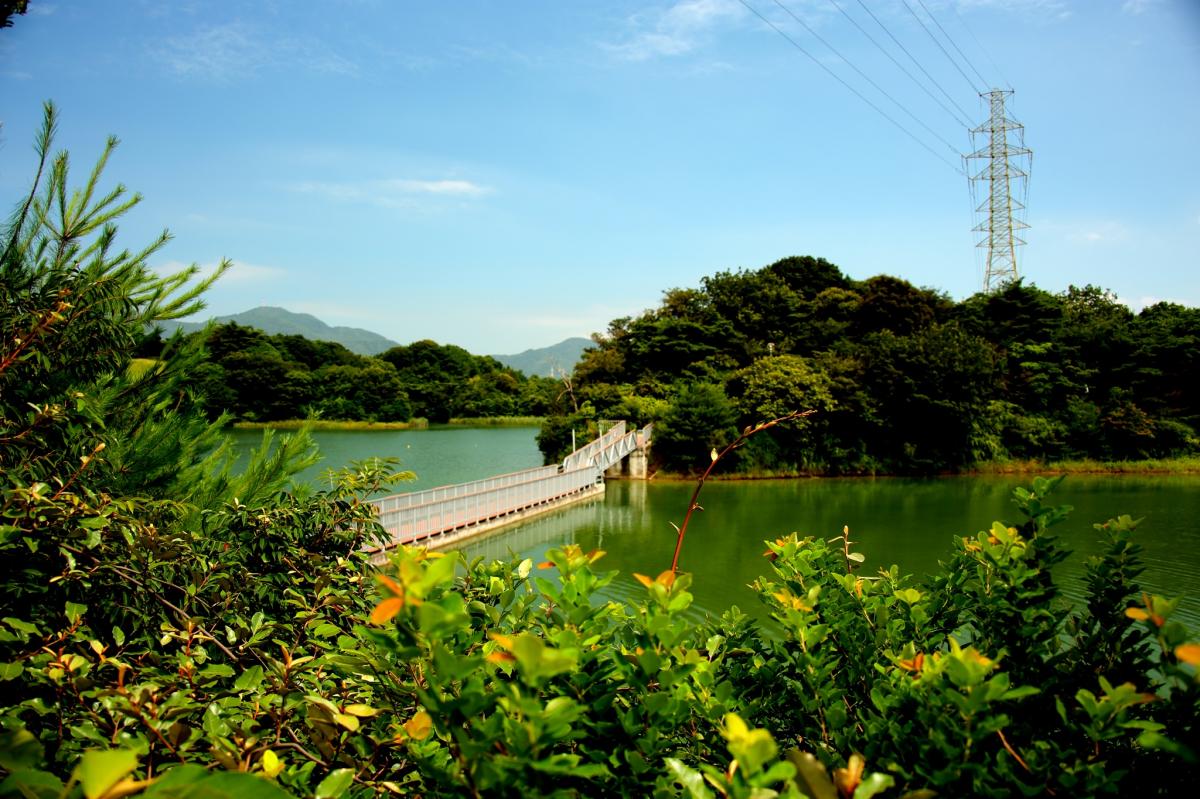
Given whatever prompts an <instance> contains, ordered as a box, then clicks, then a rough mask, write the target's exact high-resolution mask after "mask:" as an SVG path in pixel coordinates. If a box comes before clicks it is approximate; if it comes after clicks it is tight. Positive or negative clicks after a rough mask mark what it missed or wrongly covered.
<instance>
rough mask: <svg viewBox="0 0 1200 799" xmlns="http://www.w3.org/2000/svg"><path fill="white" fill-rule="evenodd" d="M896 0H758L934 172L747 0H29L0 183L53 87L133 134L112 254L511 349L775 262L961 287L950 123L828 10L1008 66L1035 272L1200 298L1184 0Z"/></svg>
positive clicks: (1193, 68)
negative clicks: (196, 269)
mask: <svg viewBox="0 0 1200 799" xmlns="http://www.w3.org/2000/svg"><path fill="white" fill-rule="evenodd" d="M906 1H907V7H906V2H905V0H863V2H862V3H860V2H859V0H836V5H835V3H834V2H831V0H787V2H784V1H783V0H781V3H782V5H781V4H777V3H775V2H774V0H747V2H748V3H749V4H750V6H752V7H753V8H755V9H757V10H758V11H759V12H760V13H761V14H762V15H763V16H764V17H766V18H767V19H769V20H771V21H772V22H773V23H774V24H776V25H777V26H778V27H779V28H780V29H781V30H783V31H784V32H785V33H787V34H788V35H789V36H790V37H792V38H793V39H794V41H795V42H796V43H797V44H799V45H800V46H802V47H804V48H805V49H807V50H808V51H809V52H810V53H812V54H813V55H814V56H815V57H816V58H817V59H818V60H819V61H820V62H821V64H823V65H824V66H825V67H828V68H829V69H830V70H833V71H834V72H836V73H838V74H839V75H841V76H842V77H843V79H844V80H846V81H847V82H848V83H851V84H852V85H853V86H855V88H857V89H858V90H859V91H860V92H861V93H862V94H863V95H865V96H866V97H868V98H869V99H871V101H872V102H874V103H875V104H876V105H878V106H879V107H880V108H881V109H882V110H884V111H885V112H887V113H888V114H889V115H890V116H892V117H893V118H894V119H895V120H896V121H897V122H900V123H901V124H903V125H904V126H905V127H906V128H908V129H910V130H911V131H912V132H913V133H914V134H915V135H917V136H918V138H920V139H922V140H923V141H924V142H925V143H926V144H927V145H928V146H929V147H930V148H932V149H933V150H934V151H935V152H937V153H938V154H939V155H944V156H946V158H947V160H948V161H949V162H950V163H949V164H948V163H946V162H944V161H943V160H941V158H940V157H938V156H935V155H934V154H932V153H930V152H929V150H927V149H924V148H923V147H922V146H921V145H918V144H917V143H915V142H914V141H913V140H912V139H911V138H910V137H909V136H907V135H906V134H905V133H903V132H901V131H900V130H898V129H897V128H896V127H895V126H894V125H893V124H892V123H891V122H889V121H888V120H887V119H885V118H884V117H882V116H881V115H880V114H879V113H877V112H876V111H875V110H873V109H872V108H871V107H869V106H868V105H867V104H865V103H864V102H863V101H862V100H860V99H859V98H857V97H856V96H854V95H853V94H852V93H850V92H849V91H848V90H847V89H846V88H845V87H843V86H842V85H840V84H839V83H837V82H836V81H835V80H834V79H833V78H831V77H830V76H829V74H828V73H827V72H825V71H824V70H823V69H822V68H820V67H818V66H817V65H816V64H814V63H813V61H811V60H809V59H808V58H807V57H805V55H804V54H803V53H801V52H800V51H799V50H798V49H796V47H794V46H793V45H792V44H790V43H789V42H788V41H786V40H785V39H784V38H783V37H782V36H780V35H779V34H778V33H777V32H776V31H774V30H772V29H771V28H770V27H768V26H767V24H765V23H764V22H763V21H762V20H761V19H759V18H758V17H756V16H755V15H754V14H752V13H751V12H750V11H749V10H747V8H746V6H745V5H743V4H742V3H741V2H740V0H679V1H678V2H624V1H623V0H606V1H605V2H592V0H528V1H527V2H517V1H516V0H509V1H508V2H501V1H500V0H495V1H494V2H483V1H482V0H478V1H476V0H462V1H461V2H457V1H455V0H445V1H444V2H409V1H408V0H396V1H395V2H388V1H387V0H326V1H325V2H319V3H318V2H262V1H259V2H238V1H237V0H226V1H225V2H184V1H183V0H180V2H169V1H168V0H155V2H148V1H147V2H139V1H138V0H124V1H123V2H102V1H101V0H89V1H86V2H85V0H74V1H71V0H54V2H44V1H43V0H32V2H31V3H30V10H29V13H28V14H27V15H26V16H24V17H18V18H16V20H15V25H14V27H12V28H10V29H6V30H3V31H0V121H2V123H3V128H2V129H0V201H3V202H4V203H6V204H7V205H9V206H11V205H12V204H14V203H15V201H16V198H17V197H18V196H19V195H20V193H21V192H22V190H23V189H24V188H25V187H26V185H27V182H28V180H29V179H30V177H31V175H32V168H33V157H32V151H31V148H30V146H29V145H30V142H32V138H33V132H34V130H35V128H36V126H37V123H38V121H39V118H40V113H41V112H40V106H41V103H42V101H43V100H46V99H52V100H54V101H55V102H56V103H57V104H58V105H59V107H60V109H61V114H62V122H61V128H60V136H59V138H58V144H59V146H61V147H66V148H68V149H70V150H71V153H72V156H73V159H74V164H75V168H76V170H77V171H78V172H79V173H81V174H80V177H82V173H83V171H84V170H85V169H87V168H89V167H90V166H91V162H92V159H93V158H94V157H95V155H96V153H97V152H98V151H99V148H100V146H101V144H102V143H103V140H104V137H105V136H107V135H108V134H115V135H117V136H119V137H120V138H121V140H122V145H121V148H120V150H119V151H118V153H117V155H116V157H115V158H114V159H113V161H112V163H111V166H110V169H109V173H108V174H109V176H110V177H111V178H112V180H114V181H115V180H120V181H121V182H123V183H125V184H126V185H127V186H129V187H130V188H132V189H135V190H137V191H139V192H141V193H142V194H143V195H144V196H145V201H144V202H143V204H142V205H140V206H139V207H138V208H137V209H136V210H135V211H134V212H132V213H131V215H130V216H129V217H127V219H126V221H125V222H124V223H123V224H122V235H123V241H124V243H125V244H126V245H127V246H130V247H133V246H135V245H138V244H141V243H143V242H144V241H146V240H148V239H149V238H150V237H152V236H153V235H154V234H155V233H156V232H157V231H159V230H161V229H162V228H164V227H168V228H170V229H171V231H172V232H173V233H174V236H175V238H174V240H173V241H172V242H171V244H170V245H169V246H168V248H167V249H166V250H164V251H163V253H162V256H161V257H160V258H158V259H157V260H156V261H155V262H154V264H155V266H156V267H160V268H164V269H166V268H170V266H171V265H172V264H182V263H193V262H194V263H199V264H201V265H211V264H213V263H215V262H216V261H217V260H218V259H219V258H221V257H229V258H232V259H233V260H234V261H235V262H236V263H237V266H236V267H235V268H234V270H233V271H232V273H231V274H230V275H229V276H227V277H226V278H225V279H224V280H223V281H221V283H220V284H219V285H218V286H217V287H216V288H214V289H213V291H212V292H211V294H210V295H209V312H211V313H216V314H221V313H233V312H237V311H241V310H245V309H247V308H250V307H253V306H255V305H264V304H266V305H282V306H284V307H286V308H289V309H291V310H294V311H304V312H309V313H313V314H315V315H317V316H318V317H320V318H321V319H323V320H324V321H326V322H329V323H330V324H344V325H352V326H358V327H365V328H368V329H371V330H375V331H377V332H379V333H382V334H384V335H386V336H388V337H390V338H393V339H395V340H397V341H400V342H404V343H407V342H409V341H413V340H416V339H420V338H432V339H435V340H437V341H442V342H450V343H455V344H460V345H462V346H465V347H467V348H468V349H470V350H472V351H474V352H487V353H498V352H499V353H503V352H516V351H519V350H522V349H525V348H529V347H537V346H544V345H548V344H551V343H554V342H556V341H558V340H560V339H562V338H565V337H567V336H571V335H588V334H590V333H591V332H593V331H603V330H604V329H605V328H606V326H607V323H608V322H609V321H610V320H611V319H613V318H616V317H619V316H625V315H633V314H637V313H639V312H640V311H642V310H644V309H646V308H650V307H653V306H655V305H656V304H657V303H658V301H659V299H660V297H661V293H662V291H663V290H664V289H667V288H670V287H674V286H695V285H698V284H699V281H700V278H701V277H703V276H705V275H709V274H712V273H714V272H716V271H719V270H723V269H736V268H742V267H746V268H757V267H760V266H763V265H765V264H767V263H770V262H771V261H774V260H776V259H778V258H781V257H784V256H787V255H793V254H797V255H800V254H812V255H818V256H822V257H825V258H828V259H829V260H831V261H833V262H834V263H836V264H838V265H839V266H841V267H842V269H843V270H844V271H845V272H847V273H848V274H850V275H851V276H853V277H856V278H865V277H869V276H871V275H874V274H879V273H881V272H886V273H890V274H894V275H898V276H900V277H903V278H906V279H908V280H910V281H912V282H913V283H916V284H918V285H924V286H930V287H934V288H938V289H941V290H944V291H946V292H948V293H949V294H950V295H951V296H953V297H955V298H962V297H964V296H967V295H969V294H971V293H973V292H974V291H976V290H978V288H979V287H980V285H981V280H982V262H981V259H980V256H979V254H978V252H977V251H976V248H975V247H974V235H975V234H972V233H971V232H970V228H971V227H972V225H973V224H974V223H975V221H974V220H973V219H972V216H971V208H972V203H971V199H970V194H969V192H968V188H967V181H966V180H965V178H964V177H963V176H962V175H960V174H959V173H958V172H956V171H955V169H954V168H952V167H953V166H957V165H958V158H957V156H956V155H955V154H954V150H957V151H960V152H965V151H967V150H968V149H969V147H970V142H969V138H968V136H967V132H966V127H965V126H964V125H963V124H961V123H960V122H959V121H956V120H955V119H954V117H953V116H952V115H951V114H950V113H947V112H946V111H945V110H943V108H942V107H940V106H939V105H938V104H937V103H935V102H934V101H933V100H932V99H930V96H929V95H928V94H926V93H925V90H923V89H921V88H920V87H918V86H917V85H916V84H915V83H914V82H912V81H911V80H910V79H909V78H908V77H906V76H905V75H904V73H902V72H901V71H900V70H899V69H897V68H896V66H895V65H894V63H893V62H892V61H890V60H889V59H888V58H887V57H885V55H884V54H882V53H881V52H880V50H879V49H877V47H876V46H875V45H874V44H873V43H872V42H871V41H870V40H869V39H868V38H866V37H865V36H864V35H863V34H862V33H861V32H860V31H859V30H858V29H856V28H855V27H854V25H853V24H852V23H851V22H850V21H849V20H848V19H847V18H846V16H844V15H843V14H842V13H841V12H840V11H839V8H838V6H840V7H841V9H842V10H844V12H845V14H848V15H849V16H850V17H851V18H853V19H854V20H855V21H857V22H858V23H859V24H860V25H861V26H862V27H863V28H864V29H865V30H867V31H868V32H869V33H871V34H872V35H873V36H874V38H875V39H876V40H877V41H879V42H880V44H882V45H885V46H886V47H888V48H889V52H890V53H891V54H892V57H893V58H896V59H897V60H898V61H899V62H900V63H902V64H905V65H906V67H907V69H908V70H909V71H910V72H911V73H913V74H914V75H917V76H918V77H921V75H920V73H919V72H918V71H917V69H916V68H915V67H914V66H913V62H911V61H909V60H908V59H907V57H906V56H905V55H904V54H903V53H902V52H901V51H900V50H899V49H897V48H896V47H895V45H894V44H893V43H892V41H891V39H890V38H889V33H890V35H892V36H895V37H896V39H897V40H899V41H900V42H901V43H902V44H904V45H905V47H906V48H907V49H908V50H909V52H911V54H912V55H913V56H914V57H915V58H916V61H917V62H919V63H920V64H921V66H922V67H923V68H924V69H925V70H926V71H928V73H929V74H930V75H931V76H932V77H933V78H934V79H935V80H936V82H937V85H938V86H940V87H942V88H941V89H936V88H934V87H932V86H930V85H927V86H926V88H927V89H928V90H929V93H930V94H933V95H934V96H935V97H939V98H941V102H942V103H943V104H945V105H949V103H948V102H946V100H945V98H944V97H943V96H942V95H941V94H940V91H941V90H945V92H946V94H947V95H949V98H951V100H952V101H953V103H955V104H956V105H958V106H961V108H962V109H963V110H965V111H967V112H968V113H969V115H970V117H971V121H972V122H974V123H978V122H982V121H983V120H984V119H985V116H986V115H985V113H984V111H983V109H982V106H981V103H980V100H979V98H978V96H977V94H976V93H975V91H973V89H972V88H971V83H974V84H976V85H977V86H978V84H979V83H980V81H979V80H978V79H977V78H976V77H975V75H974V71H973V70H972V69H971V66H973V67H974V69H975V70H978V71H979V73H981V75H982V77H983V78H985V79H986V80H987V82H988V83H990V84H992V85H997V86H1009V85H1011V86H1012V87H1013V88H1014V89H1015V92H1016V93H1015V95H1014V98H1013V103H1012V112H1013V115H1014V116H1016V118H1017V119H1019V120H1020V121H1021V122H1022V123H1024V124H1025V126H1026V142H1027V143H1028V144H1029V145H1030V147H1032V149H1033V151H1034V161H1033V170H1032V181H1031V183H1030V193H1029V212H1028V217H1027V219H1028V222H1029V223H1030V224H1031V225H1032V228H1031V230H1029V231H1028V233H1027V237H1026V238H1027V240H1028V242H1029V244H1028V246H1027V247H1025V248H1023V251H1022V252H1021V253H1020V258H1021V271H1022V273H1023V274H1024V275H1025V276H1027V279H1029V280H1030V281H1032V282H1034V283H1036V284H1037V285H1039V286H1042V287H1043V288H1046V289H1049V290H1052V291H1059V290H1062V289H1064V288H1065V287H1066V286H1067V285H1069V284H1077V285H1082V284H1086V283H1092V284H1096V285H1099V286H1102V287H1105V288H1109V289H1112V290H1114V291H1115V292H1116V293H1117V294H1118V295H1119V296H1120V297H1121V298H1122V299H1123V300H1125V301H1126V302H1129V303H1130V304H1131V305H1133V306H1134V307H1141V306H1142V305H1143V304H1145V303H1148V302H1154V301H1156V300H1159V299H1169V300H1174V301H1177V302H1182V303H1185V304H1188V305H1200V276H1198V275H1200V270H1198V269H1197V267H1198V266H1200V255H1198V253H1200V180H1198V178H1200V148H1197V147H1196V144H1195V142H1196V137H1197V135H1198V134H1197V131H1200V3H1197V2H1195V0H1157V1H1156V0H924V2H923V3H922V1H921V0H906ZM864 6H865V7H866V8H869V9H870V10H871V11H872V12H874V14H875V15H876V16H877V17H878V19H879V20H880V21H881V22H882V23H883V27H880V26H879V25H878V24H877V23H876V22H875V21H873V20H872V19H871V18H870V17H869V16H868V15H867V13H866V11H864ZM909 8H911V9H912V12H910V10H909ZM927 11H928V12H932V18H931V17H929V16H927V14H926V12H927ZM793 14H794V15H795V17H798V18H799V19H800V20H802V21H803V22H804V23H805V24H806V25H807V26H808V28H809V29H811V31H815V32H816V34H818V35H819V36H820V37H821V38H822V39H824V40H825V41H826V42H828V43H829V44H831V45H833V47H834V48H836V50H837V51H838V52H839V53H841V54H842V55H844V56H845V57H846V58H847V59H848V60H849V61H850V62H852V63H853V64H854V65H855V66H856V67H858V68H859V69H860V70H861V71H862V72H863V73H865V74H866V75H868V76H870V77H871V79H872V80H873V81H875V83H877V84H878V85H879V86H881V87H882V88H883V89H884V90H885V91H886V92H887V94H888V95H890V97H891V98H893V99H894V100H895V101H897V103H898V105H895V104H893V103H892V100H889V99H888V98H887V97H885V96H883V95H881V94H879V93H877V92H876V91H875V89H873V88H872V87H871V86H870V85H869V84H868V83H866V82H865V81H863V79H862V78H861V77H860V76H859V75H858V74H857V73H856V72H854V71H853V70H852V69H851V68H850V67H848V66H847V65H846V63H845V61H843V60H841V59H840V58H839V57H838V56H837V55H835V54H834V53H833V52H832V51H831V50H829V49H827V48H826V47H825V45H824V44H822V43H821V42H820V41H818V40H817V39H816V38H814V36H813V35H812V33H811V32H810V31H809V30H806V29H805V28H804V27H802V26H801V24H799V23H798V22H797V21H796V19H795V18H793V16H792V15H793ZM915 17H920V18H921V19H923V20H924V22H925V23H926V25H927V26H928V27H929V28H930V29H931V30H933V31H934V32H935V33H936V32H937V28H936V27H934V25H935V24H941V26H942V27H943V28H944V29H945V31H947V32H948V33H949V36H950V40H951V41H952V42H953V44H954V45H957V47H958V48H959V49H961V50H962V52H963V53H965V55H966V56H967V58H968V59H969V61H970V65H965V64H963V63H962V62H961V59H960V63H959V66H958V67H955V66H954V65H952V63H951V61H950V60H949V59H948V58H947V57H946V56H945V55H943V54H942V52H940V51H939V49H938V48H937V47H936V46H935V43H934V41H932V40H931V38H930V36H929V34H927V33H926V32H925V30H923V29H922V27H921V26H920V25H919V24H918V22H917V20H916V18H915ZM885 28H886V31H885ZM943 46H944V47H947V50H948V52H950V53H954V50H953V49H950V46H948V45H947V44H946V43H943ZM960 68H961V69H963V71H964V72H965V74H966V76H967V77H964V76H963V75H960V74H959V72H958V71H957V70H958V69H960ZM968 78H970V79H971V82H968ZM922 79H923V78H922ZM908 114H911V115H912V116H908ZM914 120H920V123H919V124H918V123H917V122H916V121H914ZM935 135H936V136H937V137H940V138H941V139H944V140H945V142H946V143H943V142H942V141H940V140H939V139H938V138H935ZM947 143H948V144H947ZM950 145H952V146H953V150H952V149H951V146H950ZM206 315H207V314H206Z"/></svg>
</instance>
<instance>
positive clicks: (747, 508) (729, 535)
mask: <svg viewBox="0 0 1200 799" xmlns="http://www.w3.org/2000/svg"><path fill="white" fill-rule="evenodd" d="M535 433H536V430H534V429H531V428H480V429H470V428H441V429H430V430H411V431H410V430H405V431H395V432H322V433H316V434H315V436H314V437H315V438H316V440H317V442H318V444H319V445H320V446H321V450H322V453H323V454H324V456H325V461H324V463H322V464H321V465H320V466H318V467H316V468H314V469H311V470H309V471H308V472H306V473H304V474H302V475H301V479H302V480H306V481H311V482H314V483H318V484H319V482H320V475H321V473H322V472H323V471H324V470H325V469H327V468H329V467H340V466H342V465H344V464H346V463H349V462H350V461H351V460H355V459H362V458H368V457H372V456H380V457H386V456H391V457H398V458H400V460H401V461H402V464H401V465H402V468H405V469H411V470H413V471H415V472H416V473H417V475H418V480H417V481H416V482H413V483H405V484H402V485H400V486H399V488H398V490H401V491H405V490H418V489H423V488H431V487H434V486H438V485H444V484H446V483H457V482H464V481H468V480H474V479H479V478H483V477H490V476H492V475H495V474H501V473H503V472H511V471H516V470H518V469H524V468H528V467H532V466H538V465H540V464H541V455H540V453H539V452H538V450H537V446H536V444H535V443H534V435H535ZM235 435H236V437H237V439H238V442H239V445H240V446H242V447H243V448H249V447H250V446H252V445H253V444H255V443H257V442H258V440H259V439H260V437H261V434H259V433H252V432H247V431H238V432H237V433H236V434H235ZM1025 482H1027V481H1026V480H1022V478H1019V477H952V478H936V479H928V480H912V479H904V478H854V479H805V480H758V481H729V482H720V481H718V482H711V483H709V484H707V485H706V486H705V488H704V493H703V495H702V496H701V500H700V504H701V505H703V506H704V508H705V510H704V512H703V513H699V512H698V513H697V514H696V515H695V516H693V518H692V522H691V525H690V527H689V530H688V538H687V541H686V542H685V543H684V548H683V554H682V556H681V558H680V568H681V569H683V570H685V571H690V572H692V573H693V575H694V583H693V587H692V591H693V593H694V594H695V595H696V608H697V612H720V611H721V610H723V609H724V608H726V607H728V606H729V605H731V604H736V605H739V606H740V607H742V608H743V609H744V610H747V611H749V612H757V610H758V602H757V600H756V599H755V596H754V593H753V592H752V591H751V590H750V589H749V588H747V584H748V583H750V582H751V581H753V580H754V578H755V577H757V576H758V575H760V574H762V573H764V571H765V570H766V567H767V563H766V561H765V560H764V559H763V558H762V552H763V549H764V547H763V544H762V542H763V541H764V540H765V539H775V538H777V537H779V536H781V535H786V534H788V533H790V532H793V531H796V532H799V533H801V534H803V535H813V536H823V537H826V538H829V537H832V536H835V535H838V534H839V533H840V532H841V530H842V526H843V525H849V527H850V536H851V539H852V540H853V541H855V542H856V549H858V550H860V551H862V552H864V553H865V554H866V556H867V561H866V564H865V567H864V568H865V570H867V571H874V570H875V569H876V568H878V567H885V566H888V565H891V564H893V563H896V564H899V565H900V567H901V568H902V569H904V570H905V571H910V572H915V573H917V574H921V573H925V572H927V571H930V570H932V569H934V568H936V566H937V562H938V560H939V559H942V558H944V557H945V556H946V555H947V554H948V553H949V551H950V547H951V541H952V539H953V537H954V536H960V535H966V534H974V533H976V532H978V531H979V530H982V529H985V528H987V527H989V526H990V525H991V522H992V521H993V520H996V519H1003V520H1006V521H1014V520H1016V518H1017V516H1016V509H1015V507H1014V506H1013V504H1012V501H1011V492H1012V489H1013V487H1014V486H1017V485H1022V484H1024V483H1025ZM692 489H693V484H691V483H670V482H664V483H659V482H655V481H650V482H641V481H637V482H625V481H610V482H609V484H608V490H607V493H606V495H605V496H604V498H603V499H599V500H596V501H594V502H591V503H588V504H582V505H576V506H573V507H570V508H566V509H564V510H562V511H559V512H557V513H553V514H549V515H547V516H544V517H541V518H539V519H534V520H532V521H530V522H528V523H526V524H524V525H521V526H519V527H512V528H507V529H505V530H502V531H500V532H498V533H497V534H495V535H493V536H491V537H489V538H485V539H481V540H479V541H477V542H474V543H472V544H470V545H468V546H467V547H465V550H466V552H467V554H468V555H469V556H475V555H483V556H486V557H497V558H503V557H508V555H509V554H510V553H514V554H518V555H521V556H523V557H532V558H534V559H535V560H542V559H543V558H542V554H543V553H544V552H545V551H546V550H547V549H548V548H550V547H552V546H556V545H560V544H563V543H568V542H571V543H577V544H579V545H580V546H582V547H583V548H584V549H585V550H587V549H592V548H600V549H603V550H605V551H606V552H607V553H608V555H607V556H606V557H605V559H604V560H603V561H601V564H600V565H602V566H604V567H607V568H609V569H619V570H620V571H621V572H622V577H621V578H619V579H618V580H617V581H616V584H615V585H614V587H613V589H612V591H611V593H612V594H613V595H614V596H620V595H627V596H640V595H641V594H642V592H643V589H642V588H641V587H640V586H639V585H638V584H637V583H635V582H634V581H633V579H632V578H631V577H630V576H629V575H631V574H632V573H633V572H641V573H644V574H650V575H654V574H657V573H658V572H660V571H662V570H663V569H666V568H669V567H670V564H671V554H672V552H673V550H674V546H675V531H674V529H672V527H671V523H672V522H674V523H676V524H679V523H681V522H682V520H683V514H684V511H685V510H686V509H687V503H688V498H689V496H690V495H691V491H692ZM1054 499H1055V500H1056V501H1057V502H1058V503H1059V504H1068V505H1072V506H1074V508H1075V511H1074V512H1073V513H1072V514H1071V518H1070V519H1069V520H1068V521H1067V522H1064V523H1063V524H1062V525H1059V527H1057V528H1055V530H1056V531H1058V533H1059V535H1060V536H1061V537H1062V539H1063V540H1064V542H1065V543H1066V544H1067V545H1068V546H1069V547H1071V548H1072V549H1073V550H1074V555H1073V556H1072V557H1071V558H1070V559H1069V560H1068V561H1067V562H1066V563H1064V564H1063V566H1062V567H1061V576H1062V579H1063V583H1064V586H1065V589H1066V591H1067V593H1068V595H1071V596H1079V595H1081V584H1080V577H1081V575H1082V568H1083V560H1084V558H1086V557H1087V556H1088V555H1091V554H1095V553H1096V552H1098V551H1099V549H1100V547H1099V538H1098V534H1097V532H1096V531H1095V530H1093V529H1092V524H1094V523H1096V522H1102V521H1104V520H1106V519H1108V518H1111V517H1113V516H1116V515H1119V514H1122V513H1128V514H1129V515H1131V516H1133V517H1134V518H1143V519H1144V521H1143V522H1142V525H1141V526H1140V527H1139V535H1138V539H1137V540H1139V542H1140V543H1141V545H1142V546H1143V547H1144V550H1145V551H1144V553H1143V558H1144V562H1145V564H1146V571H1145V573H1144V574H1143V575H1142V579H1141V583H1142V585H1143V587H1144V588H1146V589H1147V590H1150V591H1153V592H1155V593H1160V594H1164V595H1166V596H1180V595H1183V596H1184V597H1185V599H1184V602H1183V604H1182V605H1181V608H1180V617H1181V619H1182V620H1183V621H1185V622H1186V623H1187V624H1188V626H1189V627H1190V628H1191V629H1193V630H1196V629H1200V477H1196V476H1186V477H1169V476H1164V477H1112V476H1098V477H1094V476H1085V475H1078V476H1072V477H1068V478H1067V480H1066V481H1065V482H1064V483H1063V484H1062V485H1061V486H1060V488H1059V491H1058V492H1057V494H1056V495H1055V497H1054Z"/></svg>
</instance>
